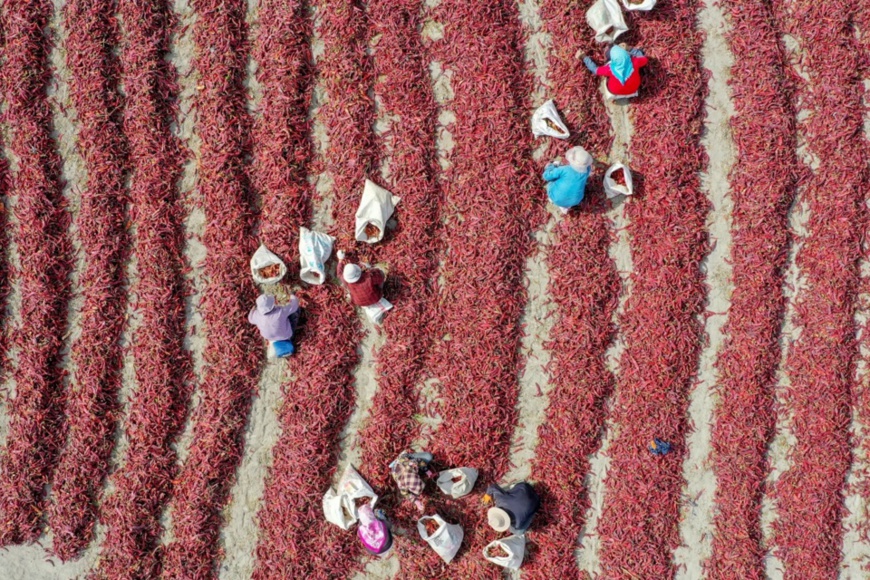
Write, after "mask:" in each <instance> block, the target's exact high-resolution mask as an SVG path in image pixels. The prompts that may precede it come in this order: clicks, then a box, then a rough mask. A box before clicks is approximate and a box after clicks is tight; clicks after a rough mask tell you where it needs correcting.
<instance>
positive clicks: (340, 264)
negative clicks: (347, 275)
mask: <svg viewBox="0 0 870 580" xmlns="http://www.w3.org/2000/svg"><path fill="white" fill-rule="evenodd" d="M344 264H345V261H344V256H342V257H341V258H339V259H338V264H336V265H335V275H336V277H337V278H338V280H339V282H341V283H342V284H344V277H343V276H342V273H343V272H344Z"/></svg>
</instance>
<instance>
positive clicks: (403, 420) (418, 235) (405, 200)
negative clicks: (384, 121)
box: [360, 0, 441, 486]
mask: <svg viewBox="0 0 870 580" xmlns="http://www.w3.org/2000/svg"><path fill="white" fill-rule="evenodd" d="M367 15H368V19H369V22H370V25H371V27H372V32H371V35H372V37H376V38H378V39H379V40H378V42H377V44H376V45H375V47H374V50H373V54H372V58H373V63H374V73H375V78H376V82H375V85H374V91H375V95H377V97H378V98H379V99H380V100H379V110H380V111H381V112H382V114H383V116H385V117H386V118H389V119H393V120H392V122H391V123H390V125H389V128H388V132H387V133H386V135H385V136H384V137H383V138H381V139H380V140H379V141H378V143H379V145H380V147H381V149H382V151H383V155H384V156H385V157H387V159H388V162H389V167H388V173H389V186H390V189H391V190H392V191H395V192H396V193H397V194H398V195H400V196H401V198H402V202H401V206H400V209H399V216H398V227H397V228H396V229H395V230H393V231H392V232H391V233H390V237H389V238H388V239H387V241H386V242H385V243H384V244H383V247H382V248H377V249H378V250H380V252H379V253H378V255H377V261H378V262H385V263H387V264H388V265H389V267H390V272H391V276H389V277H388V282H387V295H388V296H389V300H390V301H392V302H394V303H395V304H398V305H400V306H399V307H398V308H396V309H395V310H393V311H392V312H390V314H389V316H387V317H386V319H385V320H384V323H383V331H384V333H385V334H386V342H385V344H384V346H383V347H382V348H381V349H380V351H379V352H378V353H377V354H376V362H375V364H376V375H377V381H378V390H377V392H376V393H375V396H374V399H373V400H372V405H371V408H370V412H369V416H368V417H367V419H366V423H365V426H364V428H363V429H362V430H361V432H360V446H361V448H362V459H361V461H360V464H361V470H362V471H361V472H362V473H363V474H364V475H365V477H366V479H367V480H368V481H369V482H370V483H372V484H373V485H377V486H389V485H391V480H390V475H389V470H388V469H387V464H389V462H390V461H392V460H393V459H395V457H396V455H397V454H398V453H399V452H400V451H402V450H404V449H406V448H407V447H409V446H410V444H411V441H412V440H413V439H414V437H415V435H416V434H417V433H418V432H419V423H418V422H417V421H416V419H415V416H416V414H417V412H418V411H417V409H418V395H419V393H418V389H417V388H416V385H417V383H418V381H419V379H420V378H421V372H422V369H423V365H424V363H425V356H426V354H427V352H428V349H429V345H430V344H431V340H432V338H434V334H433V333H431V332H430V331H429V328H428V326H429V324H428V323H429V321H430V320H431V319H432V317H433V313H434V312H433V310H434V307H435V305H434V302H433V299H434V296H435V295H436V288H435V286H436V283H437V267H438V254H437V251H438V248H439V238H438V234H439V232H438V229H439V225H438V211H439V208H440V204H441V184H440V183H439V182H438V181H437V179H436V172H437V167H438V161H437V158H436V157H437V156H436V147H435V143H436V121H437V115H438V109H437V107H436V104H435V97H434V94H433V90H432V85H431V80H430V78H429V72H428V65H429V61H428V59H427V58H426V57H427V51H426V48H425V47H424V45H423V42H422V39H421V36H420V32H419V31H420V28H421V25H422V23H421V16H422V14H421V11H420V2H419V1H418V0H370V1H369V2H368V4H367Z"/></svg>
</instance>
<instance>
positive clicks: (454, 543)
mask: <svg viewBox="0 0 870 580" xmlns="http://www.w3.org/2000/svg"><path fill="white" fill-rule="evenodd" d="M426 520H435V521H436V522H437V523H438V529H437V530H435V533H434V534H432V535H431V536H430V535H429V534H427V533H426ZM417 531H418V532H419V533H420V537H421V538H423V539H424V540H426V543H427V544H429V546H431V547H432V549H433V550H435V553H436V554H438V555H439V556H441V559H442V560H444V561H445V562H446V563H448V564H449V563H450V562H451V561H452V560H453V558H454V557H455V556H456V552H458V551H459V547H460V546H461V545H462V538H463V537H465V532H463V531H462V528H461V527H459V526H458V525H456V524H448V523H447V522H445V521H444V519H443V518H442V517H441V516H439V515H438V514H435V515H434V516H424V517H422V518H420V519H419V520H417Z"/></svg>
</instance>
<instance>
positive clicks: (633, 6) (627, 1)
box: [622, 0, 658, 12]
mask: <svg viewBox="0 0 870 580" xmlns="http://www.w3.org/2000/svg"><path fill="white" fill-rule="evenodd" d="M657 1H658V0H635V1H634V2H632V1H631V0H622V5H623V6H625V9H626V10H643V11H645V12H647V11H649V10H652V9H653V8H655V6H656V2H657Z"/></svg>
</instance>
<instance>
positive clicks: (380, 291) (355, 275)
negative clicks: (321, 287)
mask: <svg viewBox="0 0 870 580" xmlns="http://www.w3.org/2000/svg"><path fill="white" fill-rule="evenodd" d="M344 258H345V255H344V252H343V251H341V250H339V251H338V272H337V274H338V277H339V278H341V280H342V281H344V284H345V286H347V289H348V290H349V291H350V299H351V301H352V302H353V303H354V304H356V305H357V306H372V305H374V304H377V303H378V302H379V301H380V300H381V298H383V297H384V281H385V280H386V276H384V273H383V272H382V271H381V270H379V269H378V268H367V269H366V270H365V271H363V270H362V268H360V267H359V266H357V265H356V264H351V263H349V262H346V261H345V259H344Z"/></svg>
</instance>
